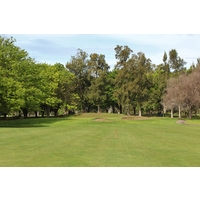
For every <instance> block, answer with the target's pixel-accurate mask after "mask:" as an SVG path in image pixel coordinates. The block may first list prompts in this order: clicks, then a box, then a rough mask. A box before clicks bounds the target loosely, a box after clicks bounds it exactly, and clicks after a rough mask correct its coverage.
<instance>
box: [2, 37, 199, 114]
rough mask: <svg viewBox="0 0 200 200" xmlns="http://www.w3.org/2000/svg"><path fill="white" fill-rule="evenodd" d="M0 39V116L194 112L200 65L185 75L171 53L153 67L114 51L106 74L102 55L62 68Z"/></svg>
mask: <svg viewBox="0 0 200 200" xmlns="http://www.w3.org/2000/svg"><path fill="white" fill-rule="evenodd" d="M15 42H16V41H15V39H13V38H12V37H11V38H4V37H1V36H0V80H1V81H0V115H3V116H4V117H5V118H6V116H7V115H8V114H9V115H14V114H15V115H17V116H20V115H23V116H24V117H25V118H26V117H28V116H29V115H30V113H32V114H33V113H34V115H35V116H36V117H37V116H38V114H40V115H42V116H45V115H46V116H50V113H51V112H54V115H55V116H57V115H58V114H66V113H67V112H75V111H79V112H116V113H124V114H127V115H131V114H138V115H139V116H141V115H142V113H148V114H156V113H161V112H163V110H164V113H165V112H166V110H170V111H171V114H172V115H173V111H176V110H179V116H180V113H181V111H182V112H185V113H186V114H187V115H188V117H190V118H191V117H192V113H193V112H196V111H197V109H198V108H199V106H200V96H199V95H200V84H199V81H200V59H198V60H197V64H196V65H194V64H193V65H192V66H191V67H190V68H189V69H186V68H185V67H184V66H185V64H186V62H185V61H184V60H183V59H182V58H180V57H179V56H178V53H177V51H176V50H175V49H172V50H171V51H169V54H167V53H166V52H164V55H163V63H161V64H160V65H155V64H153V63H152V62H151V60H150V59H149V58H146V56H145V54H144V53H142V52H138V53H133V50H131V49H130V48H129V47H128V46H119V45H117V46H116V47H115V48H114V50H115V58H116V65H115V67H114V69H112V70H110V66H109V65H108V64H107V62H106V59H105V55H103V54H97V53H92V54H90V55H88V54H87V53H86V52H84V51H83V50H81V49H78V50H77V53H76V55H75V56H71V59H70V61H68V62H67V63H66V65H65V66H63V65H62V64H60V63H56V64H54V65H50V64H47V63H38V62H36V61H35V60H34V59H33V58H30V57H29V55H28V53H27V52H26V51H25V50H23V49H21V48H20V47H17V46H16V45H15V44H14V43H15Z"/></svg>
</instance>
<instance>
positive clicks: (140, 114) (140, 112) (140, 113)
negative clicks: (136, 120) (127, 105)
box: [139, 106, 142, 117]
mask: <svg viewBox="0 0 200 200" xmlns="http://www.w3.org/2000/svg"><path fill="white" fill-rule="evenodd" d="M141 116H142V111H141V106H139V117H141Z"/></svg>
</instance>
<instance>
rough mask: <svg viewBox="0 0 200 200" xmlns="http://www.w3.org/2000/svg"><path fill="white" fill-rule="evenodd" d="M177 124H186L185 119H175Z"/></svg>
mask: <svg viewBox="0 0 200 200" xmlns="http://www.w3.org/2000/svg"><path fill="white" fill-rule="evenodd" d="M176 123H177V124H187V123H186V122H185V120H182V119H179V120H177V121H176Z"/></svg>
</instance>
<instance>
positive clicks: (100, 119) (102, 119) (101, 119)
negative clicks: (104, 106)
mask: <svg viewBox="0 0 200 200" xmlns="http://www.w3.org/2000/svg"><path fill="white" fill-rule="evenodd" d="M93 121H95V122H110V121H111V120H109V119H106V118H94V119H93Z"/></svg>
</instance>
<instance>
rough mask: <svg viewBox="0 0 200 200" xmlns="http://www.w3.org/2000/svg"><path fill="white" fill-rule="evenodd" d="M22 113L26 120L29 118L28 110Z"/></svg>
mask: <svg viewBox="0 0 200 200" xmlns="http://www.w3.org/2000/svg"><path fill="white" fill-rule="evenodd" d="M22 112H23V115H24V118H27V117H28V110H27V109H26V108H24V109H22Z"/></svg>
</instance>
